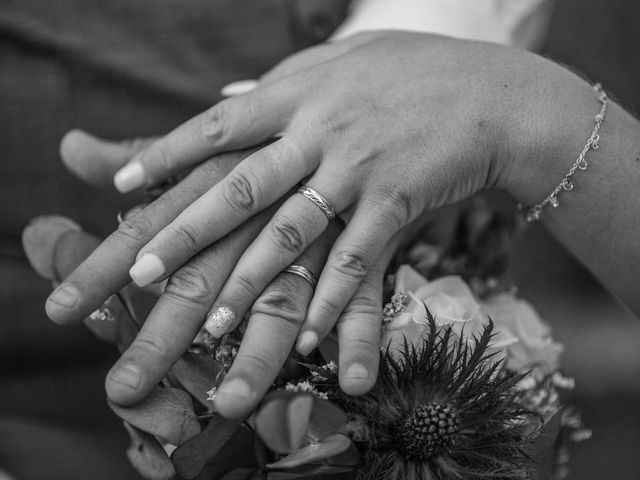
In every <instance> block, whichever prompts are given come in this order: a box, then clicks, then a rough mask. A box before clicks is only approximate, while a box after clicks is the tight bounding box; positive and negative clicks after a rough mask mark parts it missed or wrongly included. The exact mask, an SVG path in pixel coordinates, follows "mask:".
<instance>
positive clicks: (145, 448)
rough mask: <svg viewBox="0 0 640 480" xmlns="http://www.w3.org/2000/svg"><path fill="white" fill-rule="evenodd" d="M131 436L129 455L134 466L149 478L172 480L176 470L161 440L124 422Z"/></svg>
mask: <svg viewBox="0 0 640 480" xmlns="http://www.w3.org/2000/svg"><path fill="white" fill-rule="evenodd" d="M123 423H124V427H125V428H126V430H127V432H128V433H129V438H131V446H130V447H129V448H128V449H127V457H128V458H129V461H130V462H131V464H132V465H133V468H135V469H136V471H137V472H138V473H139V474H140V475H141V476H142V477H144V478H146V479H147V480H170V479H171V478H173V477H174V476H175V474H176V470H175V468H174V467H173V464H172V463H171V460H170V459H169V456H168V455H167V453H166V452H165V450H164V448H162V445H160V442H159V441H158V440H157V439H156V438H155V437H154V436H153V435H149V434H148V433H145V432H143V431H142V430H139V429H137V428H136V427H133V426H131V425H129V424H128V423H127V422H123Z"/></svg>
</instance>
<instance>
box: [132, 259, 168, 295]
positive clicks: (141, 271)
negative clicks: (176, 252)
mask: <svg viewBox="0 0 640 480" xmlns="http://www.w3.org/2000/svg"><path fill="white" fill-rule="evenodd" d="M164 272H165V267H164V263H162V260H160V257H158V256H157V255H156V254H154V253H145V254H144V255H142V257H140V259H139V260H138V261H137V262H136V263H135V264H134V265H133V267H131V269H130V270H129V275H131V279H132V280H133V281H134V282H135V284H136V285H138V286H139V287H145V286H147V285H149V284H150V283H151V282H153V281H154V280H157V279H158V278H160V277H161V276H162V275H164Z"/></svg>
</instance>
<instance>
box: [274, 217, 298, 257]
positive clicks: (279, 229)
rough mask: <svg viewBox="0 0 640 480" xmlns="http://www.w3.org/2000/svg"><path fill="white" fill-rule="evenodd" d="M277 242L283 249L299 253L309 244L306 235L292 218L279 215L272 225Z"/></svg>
mask: <svg viewBox="0 0 640 480" xmlns="http://www.w3.org/2000/svg"><path fill="white" fill-rule="evenodd" d="M271 231H272V232H273V234H274V240H275V242H276V244H277V245H278V246H279V247H281V248H282V249H284V250H286V251H288V252H291V253H294V254H298V253H300V252H302V250H303V249H304V247H305V246H306V244H307V241H306V236H305V234H304V232H303V231H302V230H301V229H300V227H299V226H298V225H296V223H295V222H293V221H292V220H291V219H290V218H287V217H284V216H279V217H278V218H276V219H275V221H274V222H273V224H272V226H271Z"/></svg>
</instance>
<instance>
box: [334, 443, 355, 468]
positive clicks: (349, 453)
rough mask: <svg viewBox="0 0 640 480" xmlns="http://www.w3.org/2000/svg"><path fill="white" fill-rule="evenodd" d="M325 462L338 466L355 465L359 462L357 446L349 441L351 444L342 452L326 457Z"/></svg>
mask: <svg viewBox="0 0 640 480" xmlns="http://www.w3.org/2000/svg"><path fill="white" fill-rule="evenodd" d="M327 463H328V464H329V465H334V466H338V467H355V466H356V465H358V464H359V463H360V452H359V451H358V449H357V447H356V446H355V445H354V444H353V443H351V446H350V447H349V448H348V449H347V450H345V451H344V452H342V453H339V454H338V455H334V456H333V457H329V458H327Z"/></svg>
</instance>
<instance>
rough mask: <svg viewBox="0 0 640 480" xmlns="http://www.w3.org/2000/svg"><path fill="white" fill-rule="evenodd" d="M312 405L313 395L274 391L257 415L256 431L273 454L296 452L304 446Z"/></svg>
mask: <svg viewBox="0 0 640 480" xmlns="http://www.w3.org/2000/svg"><path fill="white" fill-rule="evenodd" d="M313 405H314V396H313V395H312V394H310V393H299V392H283V391H277V392H272V393H270V394H268V395H267V396H266V397H265V399H264V401H263V403H262V405H261V406H260V408H259V409H258V411H257V413H256V420H255V421H256V432H257V433H258V435H260V438H261V439H262V440H263V441H264V443H265V444H266V445H267V446H268V447H269V448H270V449H271V450H273V451H274V452H276V453H291V452H294V451H296V450H298V449H299V448H300V447H301V446H302V445H303V442H304V439H305V434H306V432H307V427H308V425H309V419H310V418H311V411H312V408H313Z"/></svg>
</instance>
